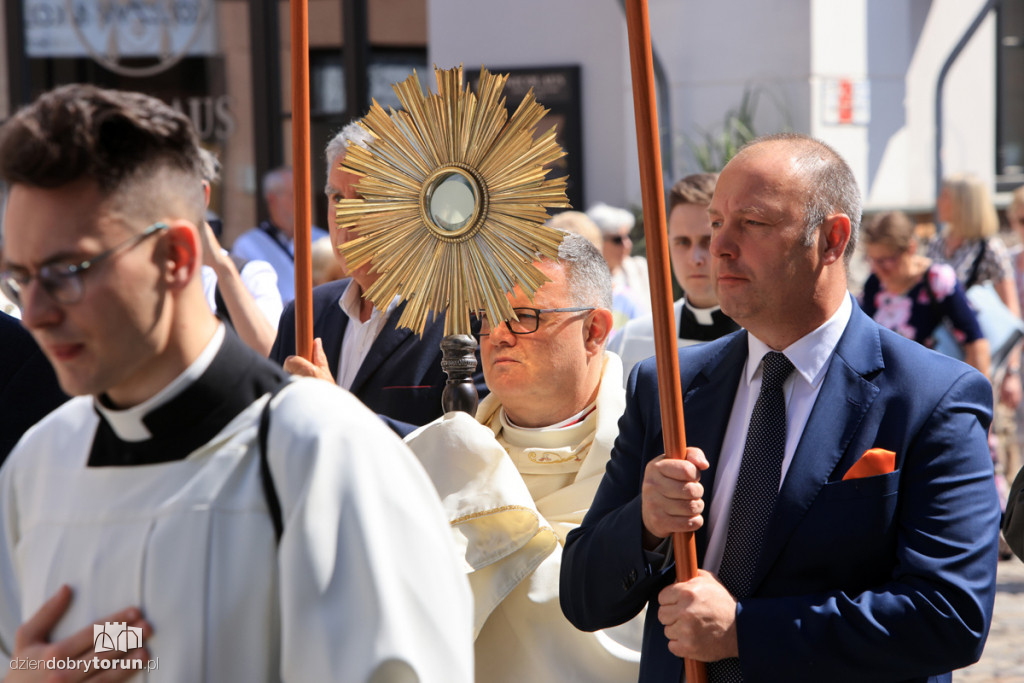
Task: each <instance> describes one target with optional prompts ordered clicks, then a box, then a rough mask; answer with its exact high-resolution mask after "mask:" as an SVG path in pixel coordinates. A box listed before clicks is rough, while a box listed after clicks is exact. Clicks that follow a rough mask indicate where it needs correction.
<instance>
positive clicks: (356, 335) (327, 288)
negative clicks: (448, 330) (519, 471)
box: [270, 121, 487, 435]
mask: <svg viewBox="0 0 1024 683" xmlns="http://www.w3.org/2000/svg"><path fill="white" fill-rule="evenodd" d="M369 140H370V134H369V133H367V132H366V130H364V129H363V127H362V126H361V125H359V123H358V122H356V121H353V122H352V123H349V124H348V125H347V126H345V127H344V128H342V129H341V131H339V132H338V134H337V135H335V136H334V138H332V139H331V141H330V142H328V143H327V149H326V157H327V187H326V188H325V190H324V191H325V193H326V195H327V201H328V204H329V206H328V212H327V213H328V215H329V216H330V226H331V230H330V238H331V244H332V245H333V246H334V248H335V250H337V249H338V248H339V247H340V246H341V245H343V244H345V243H346V242H348V241H349V240H350V239H352V238H353V237H355V234H354V233H353V232H352V231H350V230H349V229H347V228H340V227H338V225H337V222H336V220H335V212H334V207H335V204H337V203H338V202H339V201H340V200H341V199H355V198H356V197H357V196H358V195H357V194H356V183H358V182H359V177H358V176H356V175H354V174H352V173H349V172H348V171H346V170H344V169H343V168H342V163H343V162H344V160H345V152H346V150H348V148H349V146H350V145H360V146H365V145H366V143H367V142H368V141H369ZM339 256H341V257H342V258H343V257H344V255H343V254H340V252H339ZM346 270H348V277H347V278H345V279H343V280H337V281H335V282H328V283H327V284H324V285H320V286H319V287H315V288H314V289H313V336H314V337H315V338H316V341H315V345H314V349H313V357H312V362H310V361H308V360H306V359H305V358H302V357H301V356H297V355H295V305H294V304H288V305H287V306H285V309H284V313H283V314H282V315H281V322H280V324H279V325H278V329H277V339H276V340H275V341H274V346H273V348H272V349H271V350H270V359H271V360H273V361H275V362H277V363H280V364H282V365H283V366H284V369H285V370H287V371H288V372H291V373H293V374H296V375H301V376H305V377H316V378H319V379H323V380H326V381H328V382H332V383H333V382H337V384H338V385H339V386H341V387H344V388H345V389H348V390H349V391H351V392H352V393H353V394H355V396H356V398H358V399H359V400H360V401H362V402H363V403H365V404H366V405H367V406H368V407H369V408H370V409H371V410H373V411H374V412H375V413H378V414H380V415H383V416H385V417H388V418H390V419H391V420H392V421H391V422H390V423H389V424H391V425H392V427H393V428H394V429H396V431H398V432H400V433H402V434H403V435H404V434H407V433H408V432H410V431H412V429H414V428H415V427H418V426H420V425H424V424H426V423H428V422H430V421H431V420H433V419H435V418H437V417H440V416H441V413H442V412H444V411H443V410H442V408H441V394H442V393H443V392H444V386H445V382H446V381H447V379H448V378H447V376H446V375H445V374H444V371H443V370H442V369H441V339H442V338H443V337H444V316H443V315H439V316H435V317H434V318H433V319H432V320H431V321H430V322H429V323H427V326H426V328H425V329H424V330H423V334H422V335H421V336H417V335H415V334H413V332H412V330H409V329H407V328H399V327H398V320H399V318H401V317H402V311H403V310H404V309H405V305H406V302H404V301H398V300H397V299H396V300H395V301H392V302H391V303H390V304H389V305H388V306H387V307H386V308H385V310H383V311H382V310H380V309H378V308H377V307H375V306H374V305H373V302H371V301H370V300H369V299H367V298H366V297H365V296H364V293H365V292H366V291H367V290H368V289H369V288H370V287H371V286H372V285H373V283H374V282H376V281H377V278H378V277H380V276H379V274H377V273H374V272H372V271H371V266H370V264H364V265H362V266H360V267H359V268H355V269H351V268H346ZM474 381H475V383H476V387H477V392H478V394H479V395H480V396H481V397H483V396H485V395H486V394H487V386H486V385H485V384H484V380H483V373H482V372H481V371H480V369H479V365H478V367H477V371H476V373H475V375H474ZM396 421H397V422H396Z"/></svg>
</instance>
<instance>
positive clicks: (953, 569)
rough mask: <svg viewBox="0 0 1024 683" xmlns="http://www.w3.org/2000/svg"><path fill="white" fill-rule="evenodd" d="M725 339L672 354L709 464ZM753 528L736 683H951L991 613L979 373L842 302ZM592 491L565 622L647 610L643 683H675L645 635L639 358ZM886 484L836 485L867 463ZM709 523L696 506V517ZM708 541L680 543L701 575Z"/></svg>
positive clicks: (653, 583) (651, 575) (985, 402)
mask: <svg viewBox="0 0 1024 683" xmlns="http://www.w3.org/2000/svg"><path fill="white" fill-rule="evenodd" d="M746 335H747V333H746V332H745V331H740V332H737V333H734V334H732V335H729V336H727V337H724V338H722V339H719V340H717V341H714V342H709V343H708V344H705V345H700V346H694V347H689V348H685V349H682V350H681V351H680V352H679V367H680V368H681V379H682V389H683V392H684V405H685V416H686V419H685V423H686V443H687V445H689V446H697V447H699V448H701V449H703V450H704V452H705V454H706V455H707V457H708V460H709V461H710V463H711V467H710V469H709V470H707V471H705V472H703V473H702V474H701V483H702V484H703V485H704V491H705V495H704V500H705V501H710V500H711V499H712V498H713V496H714V495H715V491H714V482H715V467H716V464H717V462H718V455H719V449H720V447H721V444H722V440H723V438H724V435H725V431H726V426H727V424H728V421H729V415H730V413H731V410H732V405H733V399H734V397H735V394H736V389H737V386H738V385H739V382H740V381H741V373H742V371H743V367H744V362H745V360H746V357H747V337H746ZM823 382H824V383H823V384H822V387H821V392H820V394H819V395H818V398H817V401H816V402H815V405H814V408H813V411H812V412H811V415H810V418H809V420H808V423H807V426H806V428H805V429H804V432H803V435H802V437H801V439H800V442H799V444H798V446H797V449H796V452H795V455H794V458H793V461H792V465H791V466H790V468H789V470H788V472H787V474H786V478H785V480H784V481H783V484H782V488H781V490H780V492H779V497H778V501H777V503H776V506H775V509H774V512H773V513H772V516H771V519H770V521H769V526H768V529H767V532H766V536H765V541H764V546H763V548H762V550H761V554H760V556H759V559H758V562H757V569H756V573H755V577H754V584H753V589H752V595H751V597H749V598H746V599H743V600H740V601H739V607H738V609H737V617H736V618H737V634H738V637H739V652H740V663H741V666H742V668H743V672H744V680H746V681H807V682H811V681H814V682H821V681H829V683H837V682H839V681H880V680H886V681H901V680H902V681H949V680H951V675H950V672H951V671H952V670H953V669H956V668H959V667H963V666H966V665H968V664H970V663H972V662H974V661H975V660H976V659H977V658H979V657H980V656H981V651H982V646H983V645H984V642H985V638H986V636H987V633H988V628H989V624H990V622H991V618H992V604H993V600H994V598H995V571H996V549H997V544H996V539H997V532H998V528H999V503H998V501H997V499H996V492H995V486H994V483H993V476H992V461H991V458H990V456H989V450H988V446H987V438H986V432H987V429H988V425H989V422H990V421H991V415H992V387H991V385H989V383H988V381H987V380H986V379H985V378H984V377H983V376H982V375H981V374H979V373H978V372H976V371H975V370H973V369H972V368H970V367H968V366H967V365H964V364H963V363H960V362H957V361H953V360H951V359H949V358H946V357H944V356H940V355H939V354H937V353H934V352H932V351H929V350H927V349H925V348H924V347H923V346H920V345H918V344H916V343H914V342H912V341H910V340H907V339H904V338H903V337H900V336H899V335H897V334H894V333H892V332H890V331H888V330H885V329H883V328H881V327H879V326H878V325H876V324H875V323H874V322H873V321H871V320H870V319H869V318H868V317H867V316H866V315H864V313H863V312H862V311H861V310H860V309H859V308H858V307H857V306H856V304H855V305H854V310H853V315H852V317H851V319H850V323H849V325H848V326H847V328H846V330H845V332H844V334H843V336H842V338H841V339H840V341H839V344H838V346H837V347H836V350H835V353H834V354H833V356H832V358H831V360H830V361H829V366H828V370H827V374H826V376H825V378H824V380H823ZM619 430H620V433H619V438H618V440H617V441H616V443H615V448H614V450H613V452H612V457H611V462H610V463H609V465H608V468H607V471H606V473H605V476H604V479H603V481H602V482H601V486H600V488H599V489H598V492H597V495H596V497H595V500H594V504H593V506H592V507H591V508H590V511H589V512H588V513H587V515H586V518H585V519H584V520H583V524H582V525H581V526H580V527H579V528H578V529H575V530H574V531H572V532H571V533H570V534H569V537H568V539H567V541H566V545H565V554H564V558H563V562H562V581H561V589H560V597H561V602H562V608H563V610H564V611H565V613H566V615H567V616H568V617H569V620H570V621H572V622H573V623H574V624H575V625H576V626H578V627H580V628H582V629H585V630H594V629H599V628H606V627H608V626H611V625H613V624H618V623H621V622H623V621H626V620H627V619H629V618H631V617H633V616H634V615H636V614H637V613H638V612H639V611H640V610H641V608H642V607H643V606H644V605H645V604H648V603H650V606H649V607H648V611H647V622H646V625H645V629H644V642H643V658H642V663H641V673H640V680H641V681H678V680H679V678H680V673H681V671H682V660H681V659H678V658H676V657H675V656H673V655H672V654H671V653H670V652H669V650H668V647H667V641H666V638H665V634H664V629H663V628H662V626H661V624H659V623H658V619H657V613H658V602H657V595H658V591H659V590H661V588H662V587H664V586H665V585H667V584H668V583H669V582H670V581H671V580H672V579H673V578H674V571H675V570H674V566H670V567H668V568H663V567H662V564H661V562H660V561H659V560H663V559H664V558H663V557H660V558H659V557H658V556H657V554H656V553H645V552H644V550H643V548H642V545H641V533H640V531H641V528H642V521H641V505H640V485H641V481H642V479H643V474H644V467H645V465H646V464H647V462H649V461H650V460H651V459H652V458H654V457H656V456H657V455H659V454H660V453H662V452H664V447H663V445H662V430H661V415H660V412H659V405H658V391H657V370H656V366H655V364H654V359H650V360H648V361H644V362H643V363H641V364H640V365H638V366H637V368H636V369H635V370H634V372H633V373H632V375H631V376H630V380H629V383H628V386H627V402H626V411H625V413H624V415H623V417H622V419H621V420H620V422H619ZM872 448H882V449H886V450H889V451H893V452H895V454H896V455H895V470H894V471H893V472H891V473H882V474H876V475H874V476H867V477H865V478H851V479H848V480H846V481H843V476H844V474H846V473H847V471H849V470H850V468H851V467H852V466H853V465H854V463H855V462H856V461H857V460H858V459H859V458H860V456H861V455H862V454H864V453H865V452H866V451H867V450H868V449H872ZM707 509H708V508H707V507H706V508H705V510H707ZM706 528H707V527H706V526H705V527H704V528H702V529H701V530H700V531H698V532H697V533H696V534H695V537H696V538H695V540H696V544H697V552H698V559H699V561H700V563H703V561H704V552H705V550H706V547H707V543H708V538H707V533H706Z"/></svg>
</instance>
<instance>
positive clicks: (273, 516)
mask: <svg viewBox="0 0 1024 683" xmlns="http://www.w3.org/2000/svg"><path fill="white" fill-rule="evenodd" d="M286 386H288V382H287V381H284V382H282V383H281V384H279V385H278V386H277V387H275V388H274V390H273V391H271V392H270V398H268V399H267V402H266V404H265V405H264V406H263V411H262V412H261V413H260V427H259V436H258V440H259V448H260V480H261V481H262V482H263V498H264V499H265V500H266V502H267V511H268V512H269V513H270V521H271V523H272V524H273V525H274V536H275V538H277V542H278V543H280V542H281V534H283V533H284V518H283V516H282V515H281V502H280V501H279V500H278V498H277V489H276V488H275V487H274V477H273V475H272V474H271V472H270V460H269V459H268V458H267V435H268V434H269V433H270V404H271V403H272V402H273V400H274V397H275V396H277V395H278V393H280V391H281V390H282V389H284V388H285V387H286Z"/></svg>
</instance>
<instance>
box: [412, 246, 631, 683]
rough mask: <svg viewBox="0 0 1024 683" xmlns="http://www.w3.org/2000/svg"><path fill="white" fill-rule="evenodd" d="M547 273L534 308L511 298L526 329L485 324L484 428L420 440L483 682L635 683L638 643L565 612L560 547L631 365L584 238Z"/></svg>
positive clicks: (579, 510)
mask: <svg viewBox="0 0 1024 683" xmlns="http://www.w3.org/2000/svg"><path fill="white" fill-rule="evenodd" d="M536 265H537V267H538V268H539V269H540V270H541V272H542V273H543V274H544V275H546V276H547V277H548V278H550V281H548V282H546V283H545V284H544V285H543V286H542V287H540V288H539V289H538V290H537V291H536V293H535V294H534V297H533V298H532V299H531V298H530V297H528V296H527V295H526V294H524V293H523V292H522V291H521V290H519V289H516V290H514V292H513V294H511V295H509V297H508V298H509V302H510V303H511V304H512V306H513V307H514V309H515V311H516V314H517V316H518V320H512V321H509V322H505V323H500V324H492V323H491V322H490V321H488V320H486V319H485V320H484V321H483V324H482V327H481V337H480V346H481V349H480V354H481V356H482V358H483V365H484V376H485V377H486V379H487V384H488V386H489V387H490V389H491V394H490V395H489V396H487V398H485V399H484V400H483V401H482V402H481V403H480V408H479V410H478V412H477V420H478V421H479V423H482V425H483V426H481V424H478V423H474V422H473V421H472V420H470V418H469V417H468V416H465V415H459V414H449V415H446V416H445V417H444V418H442V419H441V420H439V421H437V422H434V423H432V424H430V425H428V426H426V427H424V428H423V429H422V430H420V431H418V432H416V433H414V434H413V435H411V436H410V437H409V439H408V442H409V444H410V445H411V446H412V448H413V450H414V451H415V452H416V454H417V455H418V456H419V457H420V459H421V461H423V462H424V464H425V466H426V468H427V472H428V473H429V474H430V475H431V478H432V479H433V480H434V484H435V485H436V486H437V488H438V490H439V492H440V493H441V495H442V498H443V501H444V503H445V507H446V509H447V511H448V516H449V519H450V520H451V523H452V527H453V531H454V532H455V534H456V537H457V538H458V539H459V543H458V544H457V545H459V546H460V547H462V548H464V549H465V551H464V557H465V559H466V565H467V567H468V568H469V577H470V585H471V586H472V587H473V594H474V599H475V604H476V629H477V639H476V667H477V668H476V675H477V681H479V683H495V682H499V681H508V682H509V683H513V682H516V683H518V682H521V681H560V680H580V681H588V682H590V683H599V682H601V681H628V680H635V679H636V675H637V658H638V652H639V643H640V638H639V636H638V635H637V634H636V633H630V632H629V629H625V631H626V632H625V633H623V632H622V631H623V630H622V629H619V630H617V631H616V632H615V633H601V634H599V635H594V634H590V633H583V632H581V631H578V630H577V629H575V628H574V627H573V626H572V625H571V624H570V623H569V622H568V621H566V619H565V617H563V616H562V614H561V611H560V609H559V606H558V571H559V566H560V563H561V544H562V542H564V539H565V535H566V533H568V532H569V530H571V529H573V528H575V527H576V526H577V525H578V524H579V523H580V522H581V521H582V519H583V515H584V514H585V513H586V510H587V508H588V507H590V503H591V501H592V500H593V497H594V493H595V491H596V490H597V486H598V483H599V482H600V480H601V475H602V473H603V472H604V467H605V465H606V464H607V462H608V457H609V454H610V453H611V447H612V443H613V442H614V440H615V435H616V433H617V431H618V430H617V428H616V422H617V420H618V418H619V416H620V415H621V413H622V408H623V399H624V392H623V390H622V386H621V384H620V382H619V374H620V373H621V369H620V365H619V359H618V357H617V356H615V355H614V354H610V353H606V352H605V344H606V342H607V339H608V333H609V331H610V329H611V317H612V316H611V311H610V310H609V305H610V302H611V280H610V277H609V273H608V267H607V265H606V264H605V262H604V260H603V258H602V257H601V254H600V252H598V251H597V249H595V248H594V247H593V245H591V244H590V243H589V242H588V241H587V240H586V239H585V238H583V237H581V236H580V235H575V234H569V235H566V236H565V238H564V240H563V242H562V244H561V246H560V248H559V251H558V260H547V259H545V260H542V261H539V262H538V263H537V264H536ZM616 639H617V640H618V642H616ZM630 646H632V648H633V649H630Z"/></svg>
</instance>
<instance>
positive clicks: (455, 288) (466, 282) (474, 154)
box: [336, 67, 569, 335]
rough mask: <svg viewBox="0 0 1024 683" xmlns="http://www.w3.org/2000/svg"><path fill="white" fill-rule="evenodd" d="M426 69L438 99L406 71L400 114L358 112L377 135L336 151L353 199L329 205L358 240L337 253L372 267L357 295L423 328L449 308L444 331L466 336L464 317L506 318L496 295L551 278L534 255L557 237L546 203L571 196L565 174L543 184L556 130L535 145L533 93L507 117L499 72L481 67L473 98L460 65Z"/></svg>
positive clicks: (555, 153)
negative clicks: (397, 307) (354, 181)
mask: <svg viewBox="0 0 1024 683" xmlns="http://www.w3.org/2000/svg"><path fill="white" fill-rule="evenodd" d="M434 71H435V74H436V77H437V93H436V94H433V93H431V92H430V91H429V90H428V91H427V92H426V93H424V92H423V89H422V88H421V87H420V82H419V77H418V76H417V74H416V73H415V72H413V74H412V76H410V77H409V78H407V79H406V80H405V81H403V82H401V83H397V84H395V85H394V86H393V87H394V90H395V93H396V94H397V95H398V99H399V101H400V102H401V105H402V109H401V110H398V111H396V110H394V109H391V110H390V113H389V112H386V111H385V110H384V108H383V107H381V106H380V105H379V104H378V103H377V102H376V101H374V102H373V105H372V107H371V108H370V111H369V113H368V114H367V115H366V116H365V117H364V118H363V119H362V122H361V123H362V126H363V127H364V128H366V129H367V131H369V132H370V133H371V134H372V135H373V138H374V139H373V141H372V142H370V143H369V145H368V147H367V148H363V147H358V146H355V145H352V146H350V147H349V148H348V151H347V152H346V154H345V161H344V163H343V167H344V168H345V170H347V171H350V172H352V173H354V174H356V175H359V176H362V178H361V179H360V181H359V183H358V185H357V186H356V187H357V191H358V193H359V194H360V196H361V197H362V198H361V199H343V200H341V201H340V202H338V204H337V205H336V209H337V219H338V225H339V227H348V228H352V230H353V232H354V233H355V234H356V235H358V237H356V238H355V239H353V240H352V241H350V242H349V243H347V244H345V245H343V246H342V247H341V250H342V252H343V253H344V255H345V260H346V262H347V263H348V265H349V268H350V269H351V268H358V267H360V266H362V265H364V264H366V263H370V264H371V270H372V271H373V272H376V273H379V278H378V279H377V281H376V282H375V283H374V284H373V285H372V286H371V287H370V288H369V289H368V290H367V291H366V292H365V296H366V297H367V298H368V299H369V300H370V301H372V302H373V303H374V305H375V306H377V307H378V308H380V309H384V308H386V307H387V305H388V304H389V303H390V302H391V301H392V300H393V299H394V298H395V296H401V297H402V298H404V299H406V300H407V301H408V304H407V305H406V307H405V311H404V312H403V313H402V316H401V317H400V318H399V320H398V324H399V325H401V326H403V327H407V328H410V329H412V330H413V331H415V332H416V333H417V334H422V332H423V329H424V326H425V325H426V323H427V319H428V315H430V314H431V313H434V314H439V313H441V312H444V311H446V310H447V317H446V318H445V329H444V333H445V334H446V335H449V334H469V333H470V313H471V312H473V311H478V310H481V311H486V312H487V316H488V317H489V319H491V320H511V319H514V318H515V313H514V312H513V311H512V308H511V306H509V303H508V300H507V299H506V297H505V293H506V292H511V291H512V289H513V288H514V287H515V286H516V285H519V286H520V287H521V288H522V289H523V291H524V292H526V293H527V294H528V295H530V296H531V297H532V295H533V293H534V292H535V291H536V290H537V288H538V287H540V286H541V285H542V284H544V282H546V281H547V280H548V278H547V277H546V276H545V275H544V274H543V273H541V272H540V271H539V270H538V269H537V268H536V267H534V265H533V262H534V261H535V260H536V259H537V258H538V257H539V256H546V257H548V258H555V257H556V256H557V254H558V245H559V244H560V243H561V241H562V233H561V232H559V231H558V230H555V229H552V228H549V227H547V226H545V225H544V221H545V220H546V219H547V218H548V213H547V211H546V209H545V207H553V208H554V207H568V206H569V202H568V200H567V198H566V195H565V179H564V178H556V179H546V175H547V172H548V171H547V169H546V168H545V165H546V164H550V163H551V162H553V161H555V160H556V159H558V158H560V157H561V156H563V155H564V152H563V151H562V149H561V148H560V147H559V146H558V144H557V143H556V142H555V129H554V128H551V130H549V131H547V132H546V133H544V134H543V135H541V136H540V137H538V138H537V139H536V140H534V128H535V126H536V125H537V123H538V122H539V121H540V119H541V117H543V116H544V114H545V113H546V112H547V110H546V109H544V108H543V107H542V106H541V105H540V104H539V103H538V102H537V101H536V100H535V99H534V97H533V91H532V90H531V91H530V92H529V93H527V95H526V97H524V98H523V101H522V103H520V105H519V107H518V108H517V109H516V111H515V112H514V113H513V114H512V116H511V117H509V116H508V111H507V109H506V107H505V98H504V97H502V96H501V91H502V88H503V87H504V86H505V81H506V80H507V78H508V76H501V75H496V74H491V73H489V72H488V71H487V70H486V69H482V70H481V73H480V81H479V84H478V86H477V92H476V93H475V94H474V93H473V92H471V89H470V87H469V85H468V84H464V83H463V77H462V67H458V68H456V69H448V70H444V69H437V68H435V70H434ZM470 196H471V197H473V198H474V199H475V203H474V204H473V205H472V206H474V207H475V208H473V209H472V211H463V212H461V213H459V212H456V213H455V215H453V216H451V223H449V222H447V219H446V218H442V217H441V216H443V215H445V214H444V213H443V211H441V210H440V209H437V207H438V206H439V205H444V206H447V205H445V204H444V200H442V199H441V197H444V198H445V199H449V198H455V199H456V200H458V199H460V198H461V199H464V200H465V201H467V202H468V201H469V199H468V197H470Z"/></svg>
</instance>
